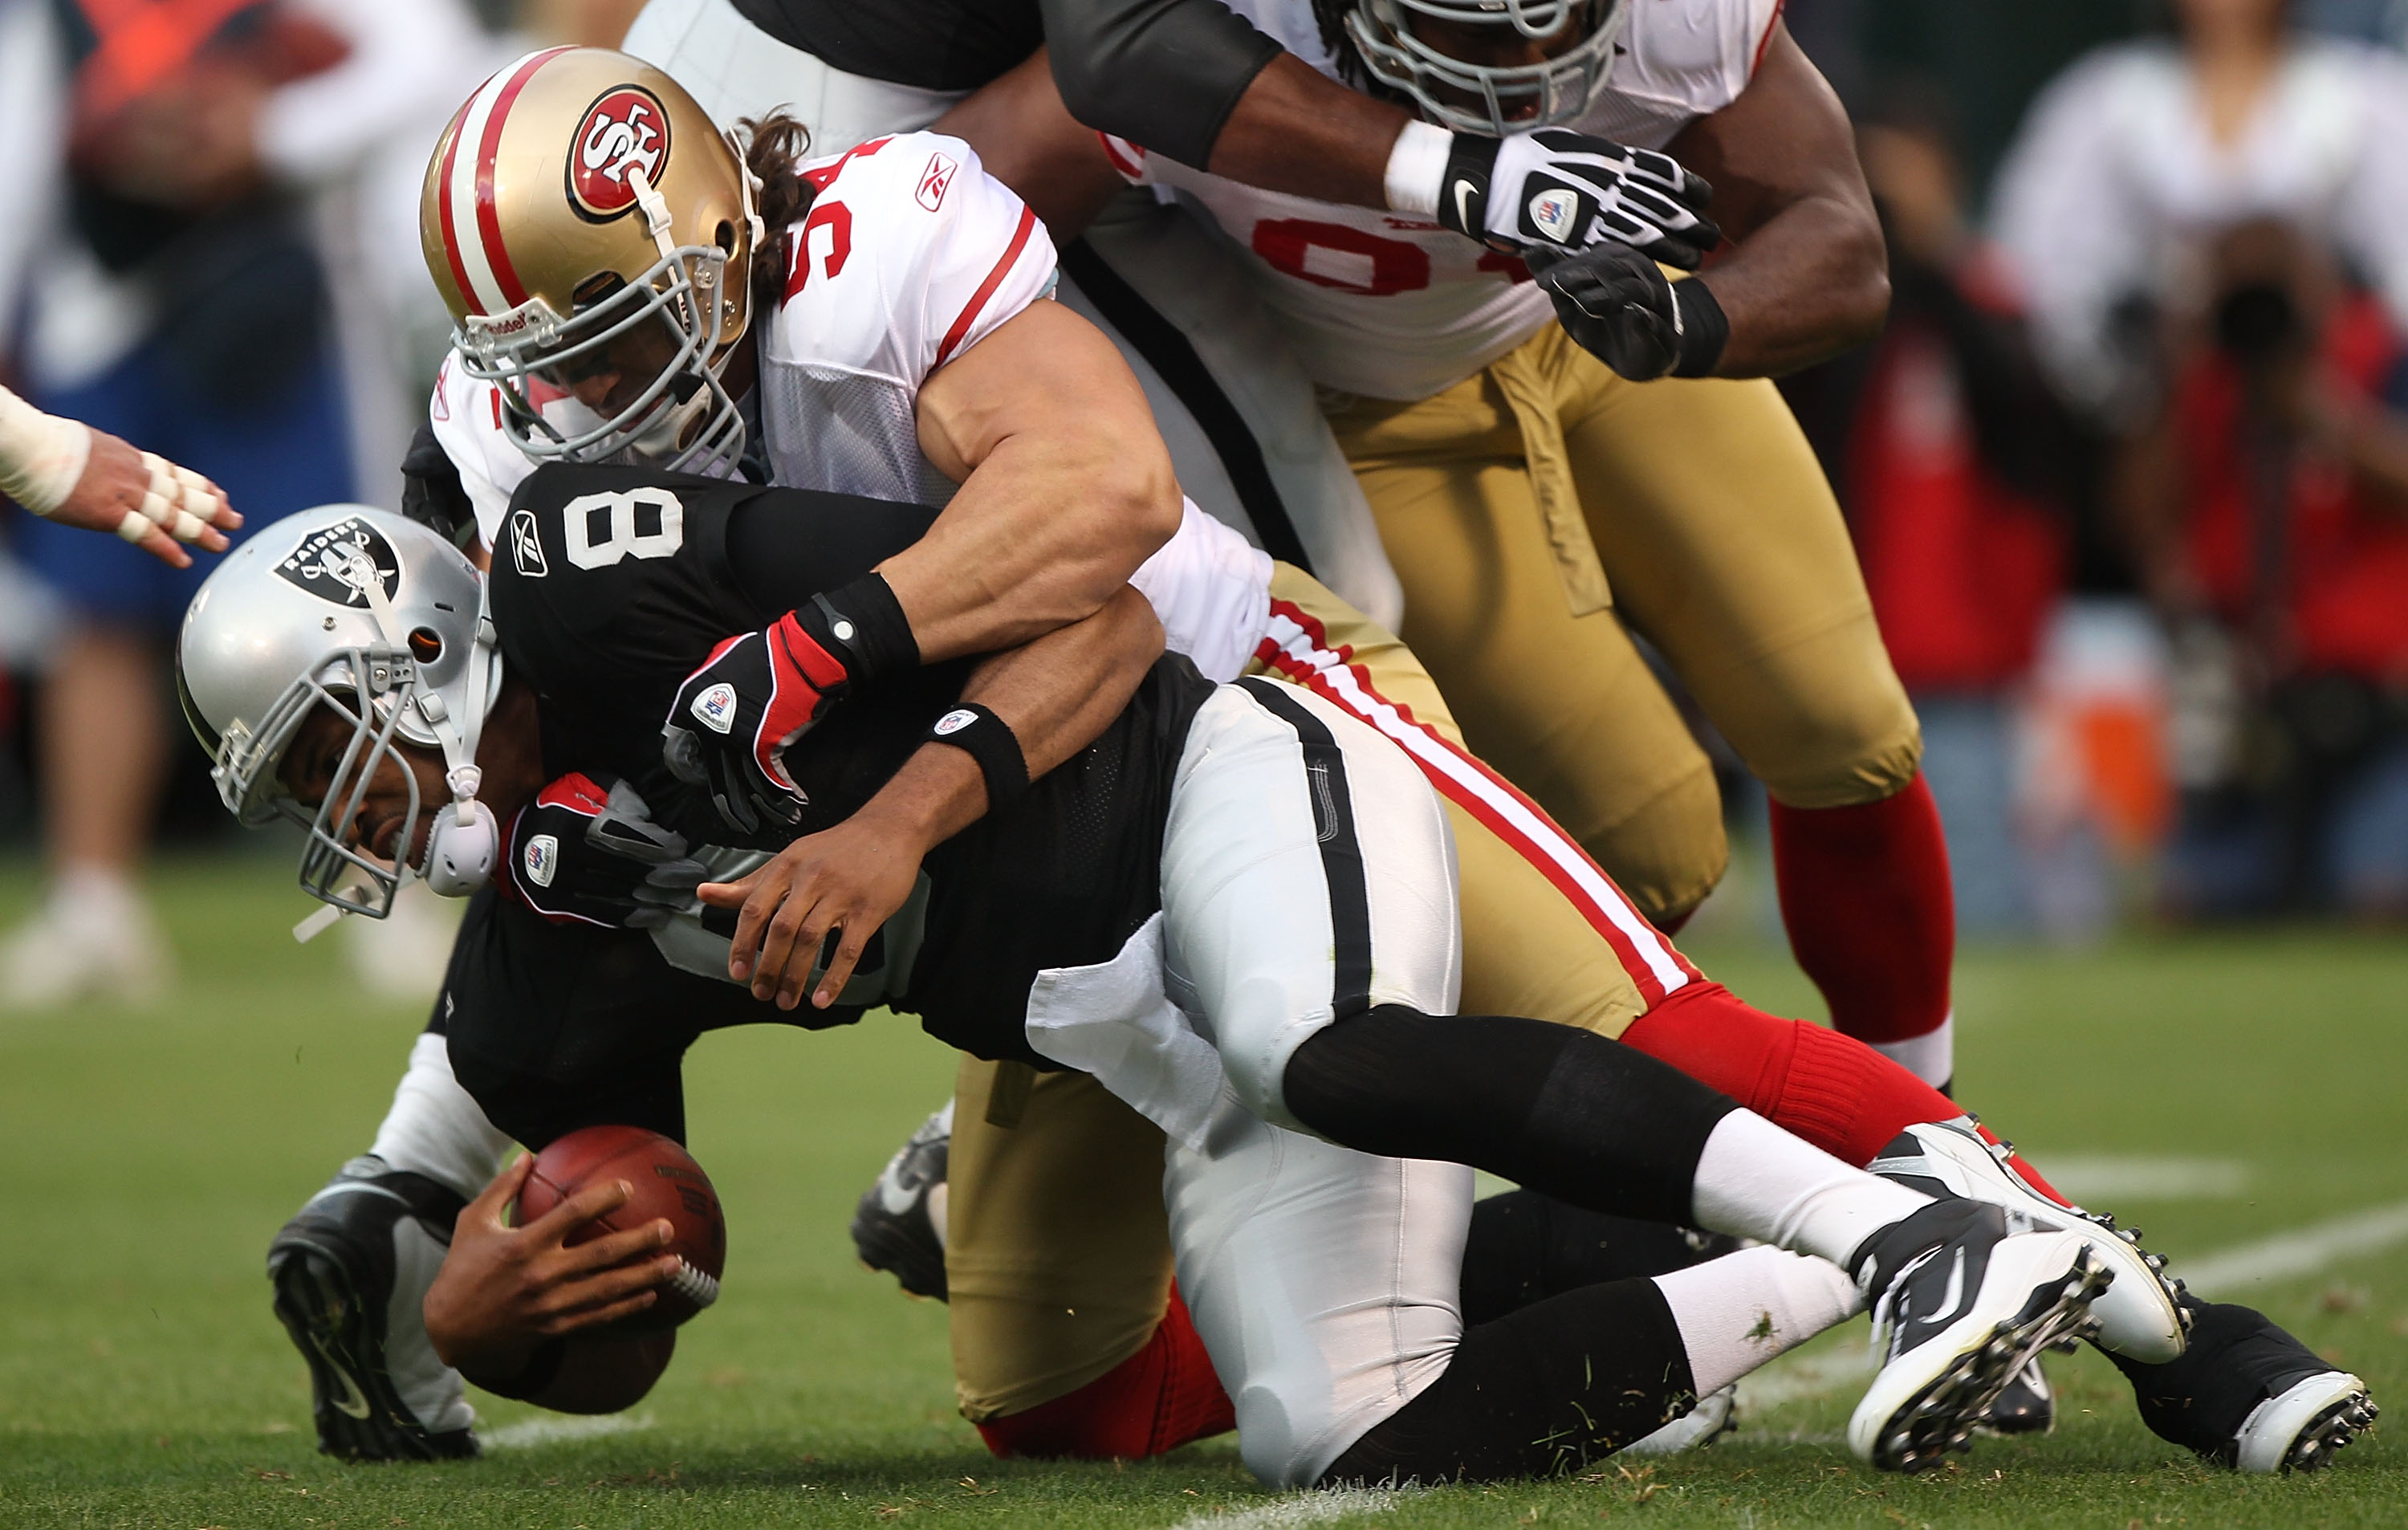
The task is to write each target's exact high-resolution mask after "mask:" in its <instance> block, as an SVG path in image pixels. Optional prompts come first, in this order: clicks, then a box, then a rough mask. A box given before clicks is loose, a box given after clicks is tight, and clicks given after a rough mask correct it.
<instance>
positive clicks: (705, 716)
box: [689, 680, 736, 733]
mask: <svg viewBox="0 0 2408 1530" xmlns="http://www.w3.org/2000/svg"><path fill="white" fill-rule="evenodd" d="M689 709H690V710H691V711H692V712H693V713H694V715H695V719H696V720H697V721H698V722H701V723H702V725H703V726H704V727H706V728H709V729H710V731H711V732H713V733H725V732H727V731H728V730H729V729H731V728H733V727H735V726H736V687H734V686H732V685H729V684H727V683H726V682H725V681H724V680H723V681H721V682H720V683H719V684H717V685H714V686H712V687H711V688H710V690H708V691H705V692H704V693H703V694H700V695H698V696H696V697H695V698H694V706H693V707H692V708H689Z"/></svg>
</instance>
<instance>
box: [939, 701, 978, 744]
mask: <svg viewBox="0 0 2408 1530" xmlns="http://www.w3.org/2000/svg"><path fill="white" fill-rule="evenodd" d="M977 721H978V713H976V712H974V711H971V710H970V709H969V708H967V707H956V708H953V710H952V711H950V712H947V713H946V714H945V715H944V716H942V717H940V718H939V719H937V725H936V727H935V728H934V729H933V730H932V731H933V732H934V733H935V734H936V736H938V737H939V738H942V737H944V736H947V735H948V734H955V733H959V732H961V731H962V730H963V729H964V728H967V727H968V726H969V725H970V724H971V723H973V722H977Z"/></svg>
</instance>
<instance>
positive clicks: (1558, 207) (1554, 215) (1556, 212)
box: [1530, 186, 1580, 244]
mask: <svg viewBox="0 0 2408 1530" xmlns="http://www.w3.org/2000/svg"><path fill="white" fill-rule="evenodd" d="M1579 211H1580V193H1577V192H1568V191H1566V190H1564V189H1563V188H1562V187H1560V186H1558V187H1556V188H1555V190H1553V191H1546V192H1541V193H1539V194H1538V195H1536V196H1534V197H1532V198H1530V226H1531V227H1533V228H1535V229H1537V230H1538V231H1539V232H1540V233H1541V234H1543V235H1545V236H1547V237H1548V238H1550V239H1553V240H1555V243H1557V244H1567V243H1570V240H1571V236H1572V218H1573V216H1574V215H1575V214H1576V213H1578V212H1579Z"/></svg>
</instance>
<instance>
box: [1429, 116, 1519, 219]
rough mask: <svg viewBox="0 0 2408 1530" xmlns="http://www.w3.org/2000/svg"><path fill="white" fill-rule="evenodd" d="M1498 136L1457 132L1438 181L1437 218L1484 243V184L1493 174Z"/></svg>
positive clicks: (1485, 185) (1485, 187) (1493, 177)
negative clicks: (1444, 170)
mask: <svg viewBox="0 0 2408 1530" xmlns="http://www.w3.org/2000/svg"><path fill="white" fill-rule="evenodd" d="M1501 142H1503V140H1502V139H1498V138H1492V137H1489V136H1487V135H1485V134H1482V133H1458V134H1456V135H1455V142H1454V143H1453V144H1452V145H1450V146H1449V147H1448V149H1447V154H1446V175H1445V177H1444V179H1441V180H1440V181H1439V183H1438V221H1439V223H1440V225H1441V227H1444V228H1451V229H1453V230H1455V232H1456V233H1457V234H1460V235H1462V236H1465V237H1466V238H1470V239H1477V240H1479V241H1480V242H1481V243H1482V244H1486V243H1487V242H1488V228H1487V223H1488V183H1489V181H1490V180H1492V179H1495V178H1496V175H1497V149H1498V145H1499V144H1500V143H1501Z"/></svg>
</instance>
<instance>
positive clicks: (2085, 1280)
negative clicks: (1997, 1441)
mask: <svg viewBox="0 0 2408 1530" xmlns="http://www.w3.org/2000/svg"><path fill="white" fill-rule="evenodd" d="M1848 1263H1849V1265H1850V1268H1851V1270H1852V1272H1853V1273H1854V1274H1855V1276H1856V1283H1857V1286H1858V1288H1859V1289H1861V1290H1862V1291H1863V1292H1864V1294H1865V1295H1866V1296H1867V1298H1868V1299H1869V1300H1870V1302H1871V1307H1872V1314H1873V1340H1874V1343H1875V1344H1876V1345H1877V1346H1878V1352H1879V1354H1880V1355H1881V1357H1882V1361H1883V1364H1882V1368H1881V1374H1879V1375H1878V1376H1875V1377H1874V1378H1873V1381H1872V1385H1871V1387H1870V1388H1868V1389H1867V1390H1866V1392H1865V1395H1864V1398H1863V1400H1862V1401H1861V1402H1859V1403H1858V1404H1857V1405H1856V1413H1855V1414H1854V1415H1853V1416H1852V1417H1851V1418H1850V1419H1849V1420H1848V1448H1849V1449H1850V1450H1852V1451H1855V1452H1856V1457H1857V1459H1859V1460H1862V1461H1868V1462H1871V1464H1872V1465H1873V1466H1876V1467H1878V1468H1880V1469H1881V1470H1883V1471H1905V1472H1915V1471H1922V1470H1925V1469H1927V1468H1928V1467H1931V1466H1938V1465H1939V1464H1940V1462H1941V1459H1942V1457H1943V1456H1945V1455H1946V1454H1947V1453H1948V1452H1949V1451H1961V1450H1963V1449H1965V1447H1966V1445H1967V1444H1968V1443H1969V1442H1970V1440H1971V1437H1972V1434H1973V1431H1974V1429H1975V1428H1976V1427H1978V1426H1979V1425H1980V1424H1981V1423H1982V1422H1983V1419H1984V1417H1985V1415H1986V1414H1987V1413H1988V1411H1989V1409H1990V1406H1991V1404H1993V1403H1994V1402H1996V1401H1997V1400H1998V1396H1999V1394H2000V1392H2002V1391H2004V1390H2005V1389H2006V1387H2007V1385H2008V1383H2009V1382H2011V1381H2013V1380H2014V1378H2015V1376H2016V1374H2017V1373H2018V1372H2020V1371H2021V1370H2022V1369H2023V1368H2024V1367H2025V1366H2028V1365H2029V1364H2031V1362H2032V1361H2033V1360H2034V1359H2035V1358H2036V1357H2038V1356H2039V1354H2040V1353H2041V1351H2043V1350H2045V1349H2047V1348H2048V1347H2049V1346H2050V1345H2051V1344H2054V1343H2056V1342H2057V1340H2059V1339H2061V1338H2064V1337H2067V1336H2069V1335H2078V1334H2081V1333H2084V1332H2085V1331H2086V1330H2087V1329H2088V1328H2089V1326H2090V1323H2091V1318H2090V1303H2091V1301H2092V1300H2093V1298H2095V1297H2096V1296H2097V1295H2098V1294H2100V1292H2101V1291H2104V1290H2106V1289H2108V1283H2109V1282H2110V1281H2111V1280H2113V1279H2114V1277H2113V1276H2112V1275H2110V1274H2109V1273H2108V1272H2107V1271H2106V1270H2105V1269H2102V1268H2101V1267H2100V1265H2098V1264H2097V1263H2096V1262H2095V1261H2094V1260H2093V1259H2092V1257H2091V1254H2090V1249H2089V1246H2088V1244H2087V1242H2086V1241H2085V1239H2084V1238H2082V1237H2080V1236H2079V1235H2077V1234H2073V1233H2066V1232H2023V1233H2017V1232H2011V1231H2009V1230H2008V1224H2007V1214H2006V1213H2005V1212H2004V1211H2002V1210H2000V1208H1997V1207H1994V1206H1988V1205H1985V1204H1983V1203H1981V1202H1978V1201H1971V1200H1961V1199H1959V1200H1940V1201H1934V1202H1932V1203H1931V1204H1930V1205H1928V1206H1927V1207H1925V1208H1923V1209H1922V1210H1920V1211H1917V1212H1915V1213H1914V1215H1913V1216H1911V1217H1907V1218H1904V1219H1903V1220H1901V1221H1899V1222H1896V1223H1891V1224H1890V1225H1889V1226H1888V1227H1885V1228H1884V1229H1883V1230H1882V1231H1880V1232H1878V1233H1876V1234H1874V1235H1873V1236H1872V1237H1870V1238H1867V1239H1866V1240H1865V1243H1864V1245H1863V1246H1862V1247H1861V1248H1859V1249H1857V1250H1856V1253H1855V1254H1854V1255H1853V1256H1852V1257H1851V1258H1850V1259H1849V1261H1848Z"/></svg>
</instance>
